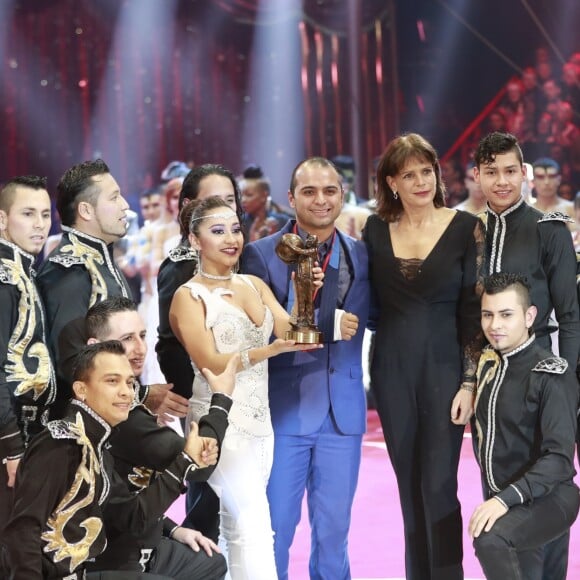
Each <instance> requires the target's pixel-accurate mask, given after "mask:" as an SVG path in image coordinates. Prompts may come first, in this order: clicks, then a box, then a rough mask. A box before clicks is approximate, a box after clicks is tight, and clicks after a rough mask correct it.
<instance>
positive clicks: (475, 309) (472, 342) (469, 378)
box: [458, 219, 485, 383]
mask: <svg viewBox="0 0 580 580" xmlns="http://www.w3.org/2000/svg"><path fill="white" fill-rule="evenodd" d="M484 269H485V229H484V226H483V223H482V222H481V220H480V219H477V222H476V224H475V228H474V230H473V236H472V237H471V239H470V240H469V242H468V244H467V249H466V252H465V254H464V258H463V282H462V289H461V296H460V299H459V308H458V318H459V320H458V322H459V328H460V333H461V345H462V349H463V376H462V382H467V383H474V382H475V380H476V371H477V362H478V360H479V356H480V354H481V350H482V348H483V345H484V337H483V332H482V330H481V306H480V297H481V292H482V283H483V275H484Z"/></svg>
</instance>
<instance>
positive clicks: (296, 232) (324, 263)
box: [293, 224, 336, 301]
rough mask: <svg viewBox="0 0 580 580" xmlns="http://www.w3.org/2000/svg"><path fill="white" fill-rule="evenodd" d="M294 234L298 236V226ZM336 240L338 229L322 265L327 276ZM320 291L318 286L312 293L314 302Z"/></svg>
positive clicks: (295, 226) (333, 235)
mask: <svg viewBox="0 0 580 580" xmlns="http://www.w3.org/2000/svg"><path fill="white" fill-rule="evenodd" d="M293 233H295V234H296V235H298V224H294V230H293ZM335 239H336V228H335V229H334V232H333V234H332V242H330V249H329V250H328V252H326V256H325V257H324V262H323V263H322V272H323V273H324V274H326V268H327V267H328V263H329V262H330V256H331V255H332V250H333V249H334V240H335ZM319 290H320V286H317V287H316V288H315V289H314V292H313V293H312V300H313V301H314V300H315V299H316V295H317V294H318V291H319Z"/></svg>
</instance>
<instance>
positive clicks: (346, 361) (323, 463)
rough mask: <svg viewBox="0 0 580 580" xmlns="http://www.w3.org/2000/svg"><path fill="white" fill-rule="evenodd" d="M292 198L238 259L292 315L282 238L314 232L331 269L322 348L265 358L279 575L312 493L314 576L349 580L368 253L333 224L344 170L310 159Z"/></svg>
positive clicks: (284, 573)
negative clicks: (275, 226) (287, 211)
mask: <svg viewBox="0 0 580 580" xmlns="http://www.w3.org/2000/svg"><path fill="white" fill-rule="evenodd" d="M288 199H289V202H290V205H291V206H292V207H293V208H294V210H295V212H296V221H294V220H290V221H289V222H288V223H287V224H286V226H285V227H284V228H283V229H282V230H281V231H279V232H277V233H275V234H273V235H271V236H268V237H266V238H263V239H261V240H258V241H256V242H254V243H252V244H249V245H248V246H247V247H246V249H245V251H244V255H243V260H242V263H243V266H244V271H245V272H247V273H249V274H255V275H256V276H259V277H260V278H262V279H263V280H264V281H265V282H266V283H267V284H269V286H270V287H271V289H272V291H273V292H274V294H275V296H276V298H277V299H278V301H279V302H280V304H282V305H283V306H284V307H286V308H287V309H288V311H290V310H291V308H292V305H293V302H294V290H293V286H292V281H291V273H292V271H293V269H294V267H295V265H294V264H292V265H287V264H285V263H284V262H282V260H281V259H280V258H278V257H277V255H276V252H275V248H276V244H277V243H278V241H279V240H280V238H281V237H282V235H284V234H286V233H296V234H298V235H300V237H302V239H305V238H306V236H307V235H308V234H312V235H316V236H317V237H318V240H319V242H320V246H319V263H320V265H321V267H322V268H323V269H324V271H325V278H324V286H323V287H322V290H321V291H320V292H318V293H317V294H316V298H315V308H316V314H317V324H318V327H319V328H320V330H321V331H322V332H323V334H324V348H323V349H320V350H313V351H303V352H296V353H290V354H283V355H280V356H277V357H275V358H273V359H272V360H271V361H269V393H270V409H271V413H272V423H273V425H274V433H275V444H274V464H273V466H272V473H271V475H270V481H269V484H268V499H269V502H270V512H271V517H272V528H273V530H274V533H275V537H274V544H275V554H276V566H277V569H278V576H279V579H280V580H286V579H287V578H288V558H289V556H288V554H289V549H290V546H291V544H292V540H293V538H294V532H295V530H296V526H297V525H298V522H299V521H300V513H301V504H302V498H303V496H304V490H307V492H308V510H309V517H310V526H311V529H312V541H311V546H312V547H311V555H310V578H312V579H316V580H346V579H349V578H350V565H349V560H348V552H347V545H348V530H349V526H350V518H351V506H352V501H353V498H354V492H355V489H356V486H357V480H358V472H359V466H360V458H361V442H362V435H363V433H364V431H365V427H366V399H365V392H364V388H363V383H362V367H361V347H362V337H363V332H362V329H363V328H364V327H365V326H366V322H367V316H368V309H369V293H370V287H369V281H368V263H367V262H368V260H367V251H366V247H365V245H364V244H363V243H362V242H360V241H356V240H354V239H352V238H350V237H348V236H346V235H344V234H342V233H341V232H339V231H338V230H337V229H336V228H335V225H334V222H335V220H336V218H337V217H338V215H339V213H340V210H341V208H342V203H343V199H344V192H343V190H342V185H341V178H340V175H339V173H338V171H337V170H336V168H335V167H334V165H333V164H332V163H331V162H330V161H328V160H327V159H324V158H321V157H314V158H311V159H307V160H306V161H303V162H302V163H300V164H299V165H298V166H297V167H296V169H295V170H294V172H293V174H292V179H291V183H290V191H289V192H288ZM359 324H360V326H361V330H358V327H359ZM357 330H358V332H357Z"/></svg>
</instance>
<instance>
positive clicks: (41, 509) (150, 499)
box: [3, 401, 196, 580]
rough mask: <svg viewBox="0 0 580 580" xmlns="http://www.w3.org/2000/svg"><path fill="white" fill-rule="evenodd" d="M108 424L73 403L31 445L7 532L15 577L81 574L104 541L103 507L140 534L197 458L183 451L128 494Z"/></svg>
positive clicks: (159, 513) (174, 495)
mask: <svg viewBox="0 0 580 580" xmlns="http://www.w3.org/2000/svg"><path fill="white" fill-rule="evenodd" d="M110 433H111V428H110V427H109V425H108V424H107V423H106V422H105V421H103V419H101V417H99V416H98V415H97V414H96V413H94V412H93V411H92V410H91V409H90V408H88V407H87V406H85V405H84V404H83V403H80V402H79V401H73V402H72V404H71V405H70V406H69V408H68V409H67V413H66V415H65V417H64V419H61V420H57V421H50V422H49V423H48V427H47V428H46V429H45V430H44V431H43V432H42V433H41V434H40V435H38V436H37V437H35V438H34V439H33V441H32V443H31V444H30V446H29V447H28V449H27V450H26V452H25V454H24V457H23V459H22V461H21V464H20V468H19V471H18V474H17V477H16V487H15V501H14V511H13V514H12V517H11V519H10V521H9V522H8V525H7V526H6V528H5V530H4V532H3V543H4V545H5V546H6V548H7V558H5V562H6V560H7V564H8V566H9V569H10V573H11V576H10V578H11V579H12V580H36V579H44V578H77V577H79V578H82V573H83V570H84V568H85V564H86V562H87V560H89V559H92V558H94V557H96V556H97V555H98V554H100V553H101V552H102V551H103V550H104V549H105V547H106V545H107V539H106V536H105V526H104V523H103V512H104V511H105V509H110V510H114V513H115V525H116V526H117V527H118V528H119V529H124V530H131V531H132V532H134V533H140V532H142V531H143V530H146V529H147V528H148V527H149V526H151V525H152V523H154V522H156V521H157V520H158V519H159V518H160V517H162V515H163V513H164V511H165V510H166V509H167V508H168V507H169V506H170V505H171V503H172V502H173V501H174V500H175V499H176V498H177V497H178V496H179V494H180V493H181V492H182V491H183V489H184V485H183V484H184V480H185V478H186V477H187V475H188V473H189V472H190V471H191V470H192V469H195V468H196V466H195V464H194V463H193V462H192V461H191V459H190V458H189V457H187V456H186V455H185V454H183V453H180V454H178V456H177V457H174V459H173V461H172V462H171V463H170V464H169V465H168V466H167V467H166V469H165V470H164V471H163V473H162V474H160V476H159V477H157V478H156V480H155V482H154V483H153V484H152V485H151V486H150V487H149V488H148V489H146V490H144V491H143V492H142V493H139V494H133V495H131V494H124V493H117V490H119V489H120V490H124V489H126V486H125V483H124V481H123V480H122V479H121V478H120V477H119V476H118V475H117V474H116V473H115V472H114V469H113V458H112V456H111V455H110V453H109V451H108V450H107V445H106V441H107V439H108V437H109V435H110Z"/></svg>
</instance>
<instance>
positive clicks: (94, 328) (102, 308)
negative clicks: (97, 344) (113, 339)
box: [85, 296, 137, 340]
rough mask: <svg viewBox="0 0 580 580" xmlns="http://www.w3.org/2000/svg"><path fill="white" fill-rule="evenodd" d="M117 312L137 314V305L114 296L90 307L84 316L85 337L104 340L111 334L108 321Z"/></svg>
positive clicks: (128, 299) (126, 299)
mask: <svg viewBox="0 0 580 580" xmlns="http://www.w3.org/2000/svg"><path fill="white" fill-rule="evenodd" d="M118 312H137V304H135V302H133V300H131V299H130V298H125V297H124V296H115V297H113V298H107V299H106V300H103V301H102V302H99V303H97V304H95V305H94V306H91V308H89V310H88V312H87V314H86V316H85V334H86V337H87V338H96V339H97V340H105V337H106V336H108V335H109V333H110V332H111V327H110V326H109V320H110V319H111V316H113V314H117V313H118Z"/></svg>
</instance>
